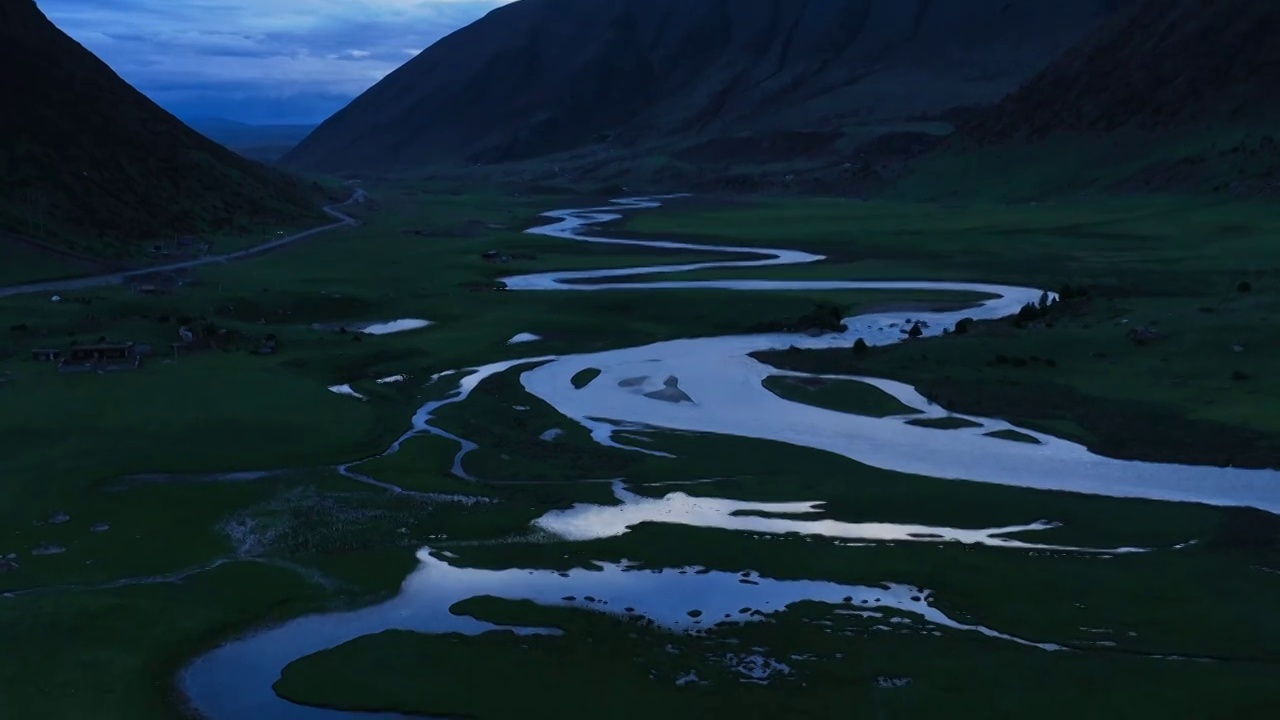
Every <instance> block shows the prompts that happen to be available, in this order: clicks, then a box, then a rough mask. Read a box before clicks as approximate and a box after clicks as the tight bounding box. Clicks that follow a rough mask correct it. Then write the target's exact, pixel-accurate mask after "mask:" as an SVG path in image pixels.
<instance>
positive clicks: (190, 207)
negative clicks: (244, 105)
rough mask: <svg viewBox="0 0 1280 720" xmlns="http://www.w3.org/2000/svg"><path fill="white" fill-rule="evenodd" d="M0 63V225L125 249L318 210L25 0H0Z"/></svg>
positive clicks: (313, 198) (312, 195)
mask: <svg viewBox="0 0 1280 720" xmlns="http://www.w3.org/2000/svg"><path fill="white" fill-rule="evenodd" d="M0 67H3V68H4V71H3V72H2V73H0V97H3V98H4V100H3V103H4V110H3V111H2V112H0V230H9V231H13V232H17V233H21V234H25V235H32V236H38V237H41V238H43V239H46V240H50V241H52V242H56V243H58V244H61V245H63V246H75V247H77V248H79V249H87V250H92V251H95V252H101V253H104V254H115V255H127V254H129V253H130V252H131V250H132V249H133V248H136V247H137V246H138V242H137V241H139V240H145V239H154V238H157V237H164V236H169V235H172V234H174V233H192V232H236V231H238V230H245V231H247V230H249V229H250V228H252V227H254V226H257V227H259V228H260V227H261V225H263V224H271V225H275V224H282V223H292V222H298V221H309V219H310V218H312V217H315V216H316V215H317V214H318V210H317V206H318V202H317V201H318V200H319V199H320V198H319V194H318V192H317V191H316V189H314V188H312V187H311V186H308V185H306V184H304V183H302V182H300V181H298V180H296V179H293V178H291V177H289V176H287V175H285V174H283V173H281V172H279V171H275V170H271V169H269V168H266V167H264V166H262V165H260V164H258V163H255V162H252V161H250V160H247V159H245V158H243V157H240V156H239V155H236V154H235V153H232V152H230V151H229V150H227V149H226V148H223V147H222V146H220V145H218V144H217V143H214V142H213V141H211V140H209V139H207V138H205V137H203V136H202V135H200V134H199V133H197V132H195V131H194V130H192V129H190V128H188V127H187V126H186V125H184V124H182V122H180V121H179V120H178V119H177V118H175V117H173V116H172V115H170V114H169V113H167V112H165V111H164V110H163V109H161V108H160V107H159V106H158V105H156V104H155V103H153V102H151V101H150V100H148V99H147V98H146V97H145V96H143V95H142V94H141V93H139V92H138V91H136V90H134V89H133V88H132V87H130V86H129V85H128V84H127V83H125V81H124V80H122V79H120V77H119V76H117V75H116V74H115V73H114V72H112V70H111V69H110V68H109V67H107V66H106V64H104V63H103V62H102V61H100V60H99V59H98V58H97V57H95V56H94V55H93V54H92V53H90V52H89V51H88V50H86V49H84V48H83V47H81V46H80V44H79V43H77V42H75V41H74V40H72V39H71V38H70V37H68V36H67V35H66V34H64V33H63V32H62V31H60V30H59V29H58V28H57V27H55V26H54V25H53V23H51V22H49V20H48V19H47V18H46V17H45V16H44V14H43V13H41V12H40V10H39V9H38V8H37V7H36V4H35V2H34V1H33V0H3V1H2V2H0Z"/></svg>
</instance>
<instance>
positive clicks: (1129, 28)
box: [958, 0, 1280, 196]
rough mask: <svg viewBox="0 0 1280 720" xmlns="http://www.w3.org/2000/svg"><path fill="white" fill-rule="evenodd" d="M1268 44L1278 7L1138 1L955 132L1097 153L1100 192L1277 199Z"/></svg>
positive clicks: (1277, 69) (1279, 105) (1277, 148)
mask: <svg viewBox="0 0 1280 720" xmlns="http://www.w3.org/2000/svg"><path fill="white" fill-rule="evenodd" d="M1277 38H1280V3H1276V2H1263V1H1261V0H1142V1H1141V2H1139V3H1137V4H1136V5H1133V6H1131V7H1130V8H1128V9H1126V10H1124V11H1121V12H1118V13H1116V14H1115V16H1113V17H1112V18H1110V19H1109V20H1108V21H1107V22H1105V23H1103V24H1101V25H1100V26H1099V27H1098V28H1097V30H1096V31H1095V32H1094V33H1092V34H1091V35H1090V36H1088V37H1087V38H1085V39H1084V40H1083V41H1081V42H1080V43H1079V44H1078V45H1076V46H1075V47H1073V48H1072V49H1071V50H1069V51H1068V52H1066V53H1064V54H1063V55H1062V57H1060V58H1059V59H1058V60H1056V61H1055V62H1054V63H1052V64H1051V65H1049V66H1048V67H1047V68H1045V70H1044V71H1042V72H1040V73H1039V74H1037V75H1036V76H1035V77H1034V78H1032V79H1031V80H1030V81H1029V82H1027V83H1026V84H1025V85H1024V86H1023V87H1021V88H1019V89H1018V90H1017V91H1016V92H1014V93H1012V94H1010V95H1009V97H1007V98H1006V99H1005V100H1003V101H1002V102H1000V103H999V104H997V105H995V106H994V107H991V108H989V109H986V110H984V111H982V112H979V113H977V114H976V115H975V116H974V117H973V118H972V119H971V120H970V121H968V122H966V123H963V124H962V126H961V131H962V132H961V133H960V134H959V135H960V136H961V137H962V140H963V141H964V142H968V143H970V144H978V145H982V146H1002V147H1011V148H1014V147H1019V146H1020V145H1021V146H1022V147H1025V148H1027V149H1029V150H1034V148H1037V147H1045V148H1054V147H1059V148H1060V147H1070V148H1072V153H1073V154H1074V155H1075V156H1076V157H1077V158H1078V159H1079V158H1083V157H1085V154H1086V153H1089V152H1095V153H1096V155H1097V160H1098V161H1100V162H1098V163H1095V165H1096V166H1097V167H1098V168H1099V171H1098V172H1097V176H1098V182H1097V183H1095V186H1101V187H1104V188H1111V189H1126V190H1215V191H1220V192H1233V193H1235V194H1239V195H1248V196H1261V195H1269V196H1277V195H1280V182H1278V181H1280V140H1278V137H1280V125H1278V124H1277V121H1280V92H1278V91H1277V88H1280V42H1277ZM959 139H960V138H958V140H959ZM1028 141H1029V142H1030V144H1028ZM1103 170H1105V171H1106V172H1105V173H1104V172H1103Z"/></svg>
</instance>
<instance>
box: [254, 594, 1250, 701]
mask: <svg viewBox="0 0 1280 720" xmlns="http://www.w3.org/2000/svg"><path fill="white" fill-rule="evenodd" d="M453 612H455V613H456V614H463V615H472V616H475V617H478V618H481V619H484V620H489V621H491V622H496V623H500V624H509V625H517V626H526V627H527V626H538V627H555V628H557V629H560V630H561V631H562V632H563V634H560V635H542V636H533V637H521V636H517V635H514V634H512V633H509V632H490V633H486V634H483V635H480V636H476V637H467V636H461V635H416V634H413V633H407V632H387V633H383V634H380V635H374V636H367V637H364V638H360V639H358V640H354V641H352V642H350V643H348V644H346V645H343V646H340V647H338V648H336V649H333V650H330V651H326V652H323V653H318V654H316V655H313V656H310V657H308V658H306V659H304V660H301V661H298V662H296V663H294V664H293V665H290V666H289V667H288V668H287V669H286V670H285V673H284V676H283V677H282V679H281V680H280V681H279V682H278V683H277V685H276V689H277V692H278V693H280V694H281V695H282V696H283V697H286V698H288V699H291V700H295V701H297V702H302V703H307V704H313V705H320V706H324V707H338V708H345V709H352V710H357V709H358V710H366V711H368V710H376V711H399V712H407V713H411V714H421V715H429V716H436V717H440V716H444V717H484V718H493V719H494V720H506V719H507V718H521V717H527V716H528V713H529V708H530V707H548V706H555V707H558V708H560V709H559V710H558V711H557V712H558V714H561V715H563V716H564V717H568V718H583V719H586V718H596V717H604V716H608V717H620V718H650V717H654V716H655V715H659V714H661V715H663V716H666V717H674V718H686V717H687V718H701V717H707V716H708V715H721V714H728V713H735V714H742V715H744V716H747V717H773V716H785V717H794V718H829V717H835V716H838V715H840V714H843V713H844V712H848V711H849V710H852V709H857V712H859V714H862V713H865V714H866V715H867V716H868V717H879V718H889V717H924V716H928V715H934V714H938V713H942V714H948V715H949V714H953V713H954V714H956V715H963V716H983V717H1001V718H1020V717H1026V716H1027V715H1028V714H1032V713H1034V714H1036V715H1042V716H1046V717H1054V718H1075V717H1079V716H1080V713H1087V714H1089V715H1090V716H1093V717H1134V718H1170V717H1172V718H1191V717H1223V716H1226V715H1228V714H1240V715H1246V716H1248V715H1251V714H1254V713H1260V712H1263V708H1265V707H1266V703H1267V702H1268V700H1269V699H1271V698H1273V697H1274V692H1275V691H1274V690H1271V689H1270V685H1271V682H1270V681H1271V678H1272V673H1273V672H1274V670H1273V668H1271V667H1269V666H1267V665H1265V664H1253V663H1197V662H1186V661H1181V662H1180V661H1177V660H1164V661H1160V660H1156V661H1153V660H1151V659H1149V658H1140V657H1134V656H1132V655H1126V654H1123V653H1118V652H1117V653H1103V654H1098V653H1090V654H1088V655H1079V654H1071V653H1047V652H1044V651H1041V650H1037V649H1033V648H1020V647H1017V646H1009V645H1008V644H1004V643H1002V642H1001V641H998V640H990V639H985V638H981V637H980V636H979V637H949V638H948V642H947V644H946V649H945V650H942V651H939V648H938V646H939V644H940V642H939V641H938V639H937V638H936V637H932V636H929V635H928V634H927V633H921V632H919V631H915V630H903V629H901V628H904V627H907V628H909V627H910V625H907V624H898V625H894V626H893V627H894V628H895V631H890V630H889V627H890V626H888V625H884V624H882V621H875V620H865V619H862V618H858V617H856V616H849V615H845V616H832V615H831V613H830V612H829V610H828V609H827V608H823V607H821V606H816V605H813V606H810V605H803V606H798V607H796V608H794V609H792V610H789V611H788V612H787V613H785V614H783V615H781V617H780V618H779V619H778V620H776V621H764V622H757V623H749V624H746V625H744V626H739V627H733V628H731V629H725V630H712V631H710V632H708V633H707V634H705V635H700V636H672V635H671V634H669V633H665V632H662V631H660V630H654V629H652V628H647V627H645V626H644V625H643V624H637V623H636V622H634V621H627V620H623V619H617V618H614V617H610V616H606V615H602V614H599V613H596V612H593V611H591V610H582V609H567V608H548V607H543V606H539V605H535V604H533V603H528V602H511V601H504V600H499V599H497V598H491V597H484V598H478V599H475V600H470V601H465V602H463V603H459V605H457V606H455V607H454V608H453ZM895 619H897V620H905V619H907V618H895ZM955 634H956V635H959V633H955ZM752 655H757V656H760V655H762V656H764V657H768V658H770V659H774V658H776V659H779V660H780V661H781V662H783V663H784V664H785V665H787V667H788V669H789V672H786V673H785V674H782V673H777V674H775V677H773V678H771V682H770V683H769V684H768V685H767V686H766V685H763V684H755V683H753V682H750V676H749V675H744V674H743V673H741V672H740V671H738V670H736V664H737V663H738V662H741V659H743V658H746V657H750V656H752ZM339 675H342V676H345V677H346V678H347V681H346V682H345V683H343V684H342V685H341V686H337V685H335V684H333V683H332V681H331V678H333V677H335V676H339ZM777 675H781V677H777ZM492 678H503V679H504V680H503V683H504V691H503V692H492V691H491V689H490V688H491V686H490V682H491V679H492ZM682 678H684V682H681V679H682ZM891 679H899V680H900V681H904V682H905V684H904V685H902V686H900V687H894V686H893V685H891V684H888V683H886V681H887V680H891ZM886 684H888V687H886V686H885V685H886ZM975 688H981V689H983V690H987V691H988V692H986V693H980V692H974V689H975ZM1046 696H1050V697H1057V698H1060V699H1062V700H1060V701H1059V702H1054V703H1045V702H1044V698H1045V697H1046Z"/></svg>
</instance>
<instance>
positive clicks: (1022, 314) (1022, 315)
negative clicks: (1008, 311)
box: [1017, 303, 1041, 323]
mask: <svg viewBox="0 0 1280 720" xmlns="http://www.w3.org/2000/svg"><path fill="white" fill-rule="evenodd" d="M1040 316H1041V312H1040V308H1038V307H1036V306H1035V305H1032V304H1031V303H1027V304H1026V305H1023V306H1022V309H1021V310H1018V318H1017V319H1018V322H1022V323H1028V322H1035V321H1036V320H1039V319H1040Z"/></svg>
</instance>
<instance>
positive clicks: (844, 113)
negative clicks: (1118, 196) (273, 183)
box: [283, 0, 1128, 171]
mask: <svg viewBox="0 0 1280 720" xmlns="http://www.w3.org/2000/svg"><path fill="white" fill-rule="evenodd" d="M1127 2H1128V0H1062V1H1060V2H1053V3H1046V2H1040V1H1038V0H806V1H804V2H797V1H796V0H733V1H732V2H730V1H729V0H521V1H520V2H516V3H513V4H511V5H507V6H504V7H502V8H499V9H497V10H494V11H493V12H491V13H490V14H488V15H487V16H486V17H484V18H483V19H481V20H479V21H477V22H476V23H474V24H472V25H471V26H469V27H466V28H463V29H462V30H460V31H458V32H456V33H454V34H452V35H450V36H449V37H446V38H444V39H443V40H441V41H440V42H438V43H436V44H435V45H433V46H432V47H430V48H428V49H427V50H426V51H424V52H422V53H421V54H419V55H418V56H417V57H415V58H414V59H412V60H410V61H409V62H408V63H407V64H405V65H404V66H403V67H401V68H399V69H398V70H396V71H395V72H393V73H392V74H391V75H389V76H387V77H386V78H385V79H384V80H382V81H381V82H379V83H378V84H377V85H375V86H374V87H373V88H371V89H370V90H368V91H367V92H366V93H364V94H363V95H361V96H360V97H359V98H357V99H356V100H355V101H353V102H352V103H351V104H350V105H348V106H347V107H346V108H344V109H343V110H342V111H340V112H338V113H337V114H335V115H334V116H333V117H331V118H330V119H329V120H327V121H326V122H325V123H323V124H322V125H321V126H320V127H319V128H318V129H317V130H316V131H315V132H314V133H313V134H312V135H311V136H309V137H308V138H307V139H306V140H304V141H303V142H302V143H301V144H299V146H298V147H297V148H295V149H294V150H293V151H292V152H290V153H289V155H287V156H286V157H285V158H284V160H283V163H284V164H285V165H287V166H293V167H298V168H305V169H311V170H324V171H350V170H374V171H387V170H409V169H418V168H423V167H426V166H431V165H435V164H444V163H454V164H464V163H477V162H480V163H499V162H507V161H513V160H521V159H528V158H536V157H542V156H546V155H550V154H555V153H562V152H567V151H574V150H578V149H582V148H585V147H592V146H594V147H597V148H599V149H600V150H601V152H612V151H614V150H616V149H618V148H637V147H639V148H643V149H645V151H646V153H647V154H649V155H653V154H655V153H654V149H655V148H661V147H664V146H679V145H693V144H703V143H707V142H712V144H710V145H703V147H702V150H701V151H697V152H695V155H698V153H699V152H700V153H701V154H702V155H705V154H706V153H707V152H708V151H715V150H716V149H717V148H718V147H721V148H729V149H732V148H733V147H736V145H735V144H734V143H728V144H726V145H723V146H717V145H715V144H714V142H713V141H715V140H716V139H717V138H724V137H731V136H737V135H740V134H743V133H746V134H750V135H763V136H772V135H774V134H778V135H780V137H782V138H783V142H784V143H793V142H795V141H797V140H799V141H800V145H802V146H804V147H805V148H809V147H810V143H811V141H812V140H814V139H815V138H821V137H823V134H826V136H827V137H831V136H832V135H831V134H832V133H834V137H837V138H838V137H840V135H841V134H843V133H844V132H845V130H846V129H847V128H849V127H850V126H854V125H858V126H867V125H876V126H881V125H886V124H888V125H891V124H893V123H896V122H899V121H902V120H905V119H913V118H919V117H921V116H929V115H933V114H936V113H938V112H940V111H942V110H945V109H947V108H951V107H956V106H962V105H973V104H979V103H992V102H995V101H997V100H999V99H1000V98H1001V97H1003V96H1004V95H1005V94H1006V93H1007V92H1009V91H1010V90H1011V89H1013V88H1014V87H1017V85H1018V84H1019V83H1021V82H1023V81H1024V80H1026V79H1027V78H1029V77H1030V76H1031V75H1033V74H1034V73H1036V72H1037V71H1039V70H1041V69H1042V68H1043V67H1044V66H1045V65H1046V64H1047V63H1048V62H1049V61H1050V60H1051V59H1053V58H1054V57H1055V56H1056V55H1057V54H1058V53H1060V52H1062V51H1063V50H1065V49H1066V48H1068V47H1070V46H1071V45H1072V44H1073V43H1075V42H1076V41H1077V40H1079V39H1080V38H1081V37H1082V36H1083V35H1084V34H1085V33H1087V32H1088V31H1089V30H1091V29H1092V28H1093V27H1094V26H1095V25H1096V23H1097V22H1098V21H1099V20H1100V19H1101V18H1102V17H1103V16H1104V15H1105V14H1106V13H1107V12H1109V11H1111V10H1113V9H1114V8H1116V7H1120V6H1123V5H1126V4H1127ZM568 18H571V19H572V21H567V20H566V19H568ZM796 132H804V133H819V134H818V135H810V136H799V135H795V134H793V133H796ZM805 151H806V152H809V151H810V150H809V149H806V150H805ZM766 154H767V153H766ZM719 159H720V160H721V161H725V160H731V159H732V154H731V153H730V154H729V155H720V156H719Z"/></svg>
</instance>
